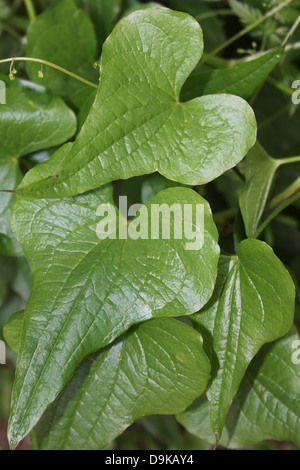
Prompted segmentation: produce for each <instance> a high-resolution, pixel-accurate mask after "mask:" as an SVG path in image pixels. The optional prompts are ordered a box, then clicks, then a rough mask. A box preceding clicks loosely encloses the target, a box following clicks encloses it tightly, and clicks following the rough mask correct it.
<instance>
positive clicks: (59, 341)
mask: <svg viewBox="0 0 300 470" xmlns="http://www.w3.org/2000/svg"><path fill="white" fill-rule="evenodd" d="M69 146H70V145H67V147H69ZM46 163H47V162H46ZM41 168H42V165H41ZM109 203H110V204H111V205H112V204H113V194H112V187H111V186H104V187H103V188H100V190H99V191H97V192H91V193H87V194H85V195H83V196H79V197H75V198H68V199H60V200H55V199H51V200H36V199H30V198H24V199H22V198H20V197H17V201H16V204H15V206H14V212H13V215H12V224H13V229H14V231H15V233H16V234H17V237H18V239H19V241H20V243H21V245H22V247H23V249H24V253H25V256H26V258H27V260H28V262H29V266H30V269H31V271H32V273H33V279H34V281H33V289H32V294H31V296H30V298H29V301H28V303H27V305H26V310H25V323H24V331H23V335H22V344H21V352H20V358H19V363H18V370H17V376H16V383H15V387H14V398H13V404H12V414H11V422H10V439H11V444H12V446H15V445H16V444H17V442H18V441H19V440H20V439H21V438H22V437H24V436H25V435H26V434H27V433H28V432H29V431H30V430H31V429H32V427H33V426H34V425H35V424H36V423H37V421H38V420H39V418H40V417H41V415H42V414H43V412H44V411H45V409H46V408H47V406H48V405H49V404H50V403H51V402H52V401H53V400H54V399H55V398H56V396H57V395H58V393H59V392H60V391H61V390H62V388H63V387H64V386H65V384H66V383H67V382H68V381H69V379H70V378H71V377H72V374H73V373H74V370H75V369H76V367H77V366H78V364H79V363H80V362H81V361H82V360H83V358H85V357H86V356H87V355H88V354H90V353H92V352H94V351H97V350H99V349H100V348H102V347H104V346H105V345H107V344H109V343H110V342H112V341H113V340H114V339H115V338H117V337H118V336H120V335H121V334H123V333H124V332H125V331H126V330H127V329H128V328H129V327H130V326H132V325H133V324H136V323H139V322H142V321H145V320H148V319H151V318H153V317H163V316H182V315H190V314H192V313H195V312H197V311H198V310H199V309H200V308H202V307H203V306H204V305H205V304H206V303H207V301H208V300H209V298H210V297H211V295H212V292H213V289H214V284H215V279H216V273H217V262H218V258H219V247H218V245H217V239H218V234H217V230H216V227H215V225H214V223H213V220H212V214H211V211H210V208H209V205H208V203H207V202H206V201H205V200H204V199H202V198H201V197H200V196H199V195H198V194H197V193H195V192H194V191H192V190H190V189H185V188H172V189H168V190H166V191H162V192H161V193H160V194H158V196H157V197H156V198H155V199H153V200H152V201H151V202H149V203H148V204H147V205H146V207H147V208H148V209H149V208H150V209H151V206H152V204H159V205H161V204H163V203H164V204H168V205H169V206H172V205H173V204H174V203H177V204H180V205H181V207H182V205H183V204H191V205H192V207H194V208H195V207H196V204H203V205H204V230H205V231H204V245H203V247H202V249H201V250H199V251H189V250H186V246H185V243H186V239H185V238H184V239H182V240H179V239H174V234H173V230H174V221H173V220H172V221H171V239H170V240H166V239H148V240H146V239H138V240H132V239H131V238H128V239H127V240H122V239H115V240H112V239H106V240H99V239H98V237H97V234H96V225H97V224H98V222H100V220H99V219H100V216H99V215H98V216H97V208H98V206H99V205H100V204H109ZM149 212H151V211H149ZM120 218H121V221H120V224H121V225H122V226H125V229H126V230H127V229H128V230H130V229H131V227H133V225H132V224H134V223H135V221H134V220H133V221H132V222H130V224H129V226H128V227H126V225H125V222H126V221H125V220H124V219H123V218H122V216H120ZM202 224H203V222H201V224H200V225H201V227H200V226H199V222H197V223H196V227H197V228H198V230H202V229H203V226H202ZM150 225H151V224H149V230H150Z"/></svg>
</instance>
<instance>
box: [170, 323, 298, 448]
mask: <svg viewBox="0 0 300 470" xmlns="http://www.w3.org/2000/svg"><path fill="white" fill-rule="evenodd" d="M296 347H298V350H299V336H298V334H297V332H296V331H295V329H293V330H292V332H291V333H289V334H288V335H287V336H285V337H284V338H281V339H279V340H278V341H276V342H275V343H273V344H271V345H267V346H265V347H264V348H263V349H262V350H261V352H260V353H259V354H258V355H257V357H255V359H254V360H253V361H252V362H251V364H250V366H249V368H248V370H247V372H246V375H245V377H244V379H243V381H242V383H241V386H240V388H239V391H238V393H237V396H236V398H235V399H234V402H233V404H232V406H231V408H230V411H229V413H228V416H227V420H226V427H225V429H224V433H223V436H222V438H221V440H220V445H223V446H225V447H231V448H239V447H246V446H251V445H253V444H256V443H257V442H260V441H263V440H266V439H275V440H277V441H286V442H294V443H295V445H296V446H297V447H298V448H299V449H300V434H299V429H300V405H299V404H300V392H299V391H300V368H299V363H298V361H299V359H298V360H297V359H296V361H295V359H293V356H294V355H295V354H296V350H295V348H296ZM298 357H299V353H298ZM177 418H178V421H179V422H180V423H181V424H182V425H183V426H184V427H186V429H187V430H188V431H189V432H191V433H193V434H195V435H196V436H198V437H200V438H203V439H205V440H207V441H209V442H211V443H212V444H213V443H214V434H213V432H212V431H211V427H210V422H209V405H208V402H207V400H205V397H204V396H202V397H201V398H200V399H199V400H197V402H195V404H193V405H192V406H191V407H190V408H189V409H188V410H187V411H186V412H184V413H181V414H180V415H179V416H178V417H177Z"/></svg>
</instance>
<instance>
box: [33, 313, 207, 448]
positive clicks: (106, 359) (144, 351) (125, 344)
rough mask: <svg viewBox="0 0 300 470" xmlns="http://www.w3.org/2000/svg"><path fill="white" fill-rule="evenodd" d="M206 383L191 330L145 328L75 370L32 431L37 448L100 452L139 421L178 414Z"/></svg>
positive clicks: (164, 322) (160, 322)
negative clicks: (147, 416)
mask: <svg viewBox="0 0 300 470" xmlns="http://www.w3.org/2000/svg"><path fill="white" fill-rule="evenodd" d="M209 377H210V364H209V361H208V359H207V357H206V355H205V353H204V351H203V347H202V338H201V336H200V335H199V334H198V333H197V332H196V331H195V330H193V329H191V328H190V327H189V326H186V325H183V324H182V323H180V322H178V321H176V320H173V319H156V320H151V321H149V322H146V323H144V324H142V325H140V326H138V327H137V328H134V329H133V331H130V332H129V333H128V334H126V335H125V336H124V337H122V338H121V339H119V340H118V341H117V342H115V343H113V345H112V346H110V347H109V348H107V349H105V350H104V351H101V352H100V353H98V354H97V355H93V356H90V357H89V358H88V359H87V360H86V361H85V362H84V363H83V364H82V365H81V366H80V368H79V370H78V371H77V372H76V374H75V376H74V377H73V379H72V380H71V382H70V383H69V384H68V385H67V386H66V388H65V389H64V390H63V392H62V393H61V395H60V396H59V398H58V399H57V400H56V401H55V402H54V403H53V405H51V407H50V408H49V409H48V410H47V411H46V413H45V415H44V416H43V417H42V419H41V421H40V422H39V424H38V425H37V427H36V429H35V437H36V441H37V444H38V448H39V449H43V450H45V449H51V450H71V449H74V450H75V449H77V450H98V449H103V448H104V447H105V446H107V445H108V444H109V443H110V442H111V441H112V440H113V439H115V438H116V437H118V436H119V435H120V434H121V433H122V432H123V431H124V430H125V429H126V428H127V427H128V426H130V425H131V424H132V423H133V422H134V421H136V420H137V419H139V418H141V417H142V416H146V415H151V414H174V413H176V412H179V410H180V411H183V410H184V409H185V408H186V407H187V406H189V405H190V404H191V403H192V402H193V401H194V399H195V398H196V397H197V396H199V392H200V393H202V392H203V391H204V390H205V388H206V386H207V382H208V380H209Z"/></svg>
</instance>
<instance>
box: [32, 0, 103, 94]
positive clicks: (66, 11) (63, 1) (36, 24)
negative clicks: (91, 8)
mask: <svg viewBox="0 0 300 470" xmlns="http://www.w3.org/2000/svg"><path fill="white" fill-rule="evenodd" d="M26 52H27V56H28V57H34V58H37V59H43V60H47V61H48V62H52V63H54V64H56V65H59V66H60V67H63V68H64V69H67V70H69V71H70V72H73V73H75V74H76V75H79V76H80V77H82V78H84V79H86V80H89V81H91V82H95V83H97V75H98V74H97V71H96V70H95V69H94V67H93V64H94V62H95V60H96V57H97V40H96V35H95V31H94V27H93V24H92V22H91V20H90V19H89V17H88V16H87V14H86V13H85V12H84V11H83V10H81V9H78V8H77V7H76V5H75V3H74V2H73V0H58V1H56V2H54V3H53V5H51V6H50V7H49V8H48V9H47V10H46V11H45V12H44V13H42V14H41V15H39V16H38V17H37V18H36V19H35V20H34V21H32V22H31V24H30V27H29V29H28V33H27V51H26ZM39 70H40V66H39V65H38V64H34V63H29V62H28V63H27V73H28V76H29V77H30V79H31V80H32V81H33V82H37V81H38V83H41V84H43V85H44V86H46V87H47V88H48V90H50V91H51V92H53V93H54V94H57V95H60V96H65V97H66V96H70V95H72V94H73V93H74V92H76V91H78V90H80V89H81V88H82V87H85V86H86V85H85V84H84V83H82V82H80V81H77V80H75V79H74V78H72V77H70V76H68V75H65V74H64V73H62V72H59V71H57V70H55V69H52V68H50V67H47V66H44V68H43V74H44V78H43V80H41V79H39V78H38V72H39Z"/></svg>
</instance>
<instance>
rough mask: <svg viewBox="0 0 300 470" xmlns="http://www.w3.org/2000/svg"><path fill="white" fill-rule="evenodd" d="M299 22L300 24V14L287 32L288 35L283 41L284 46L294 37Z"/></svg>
mask: <svg viewBox="0 0 300 470" xmlns="http://www.w3.org/2000/svg"><path fill="white" fill-rule="evenodd" d="M299 24H300V15H299V16H298V18H297V19H296V21H295V22H294V24H293V25H292V27H291V29H290V30H289V32H288V33H287V35H286V37H285V39H284V41H283V46H285V45H286V44H287V43H288V41H289V40H290V38H291V37H292V35H293V34H294V32H295V31H296V29H297V28H298V26H299Z"/></svg>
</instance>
